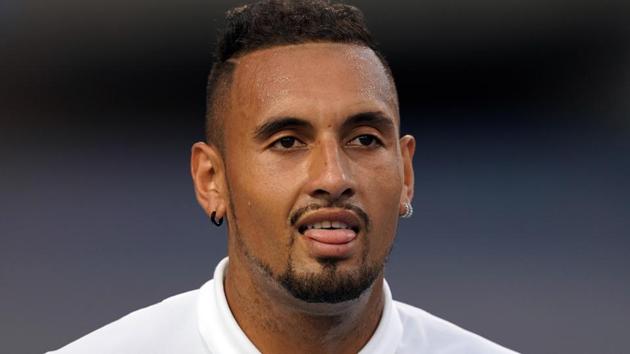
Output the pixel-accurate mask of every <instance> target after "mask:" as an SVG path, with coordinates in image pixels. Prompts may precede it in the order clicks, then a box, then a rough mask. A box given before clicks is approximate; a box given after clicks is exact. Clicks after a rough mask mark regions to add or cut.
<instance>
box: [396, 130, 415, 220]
mask: <svg viewBox="0 0 630 354" xmlns="http://www.w3.org/2000/svg"><path fill="white" fill-rule="evenodd" d="M415 152H416V139H415V138H414V137H413V136H411V135H405V136H403V137H402V138H400V154H401V156H402V164H403V189H402V193H401V194H400V213H401V214H403V213H404V212H405V209H404V204H405V203H411V200H412V199H413V178H414V176H413V154H414V153H415Z"/></svg>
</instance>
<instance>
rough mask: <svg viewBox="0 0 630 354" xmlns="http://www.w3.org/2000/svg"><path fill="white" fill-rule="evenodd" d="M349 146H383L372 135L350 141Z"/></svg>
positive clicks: (361, 136) (360, 136)
mask: <svg viewBox="0 0 630 354" xmlns="http://www.w3.org/2000/svg"><path fill="white" fill-rule="evenodd" d="M349 145H354V146H359V147H377V146H382V145H383V144H382V143H381V141H380V140H379V139H378V138H377V137H375V136H374V135H371V134H363V135H359V136H357V137H356V138H354V139H352V140H351V141H350V143H349Z"/></svg>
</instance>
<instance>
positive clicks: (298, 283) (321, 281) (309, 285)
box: [228, 184, 393, 304]
mask: <svg viewBox="0 0 630 354" xmlns="http://www.w3.org/2000/svg"><path fill="white" fill-rule="evenodd" d="M230 189H231V188H230V186H229V184H228V190H230ZM228 195H229V198H230V201H231V203H230V205H231V206H232V208H230V210H229V212H230V213H231V215H232V217H233V219H234V221H235V223H234V229H235V231H236V235H235V236H236V237H235V239H236V242H237V244H238V246H239V247H240V248H241V249H242V250H243V253H244V255H245V257H246V258H247V260H248V261H249V262H250V263H251V264H253V265H254V266H255V268H257V269H258V270H259V271H260V272H261V273H263V274H265V275H266V276H267V277H268V278H270V279H272V280H273V281H275V282H276V283H277V284H280V285H281V286H282V288H284V289H285V290H286V291H288V292H289V293H290V294H291V295H292V296H293V297H294V298H296V299H299V300H302V301H304V302H308V303H329V304H336V303H340V302H344V301H349V300H354V299H357V298H358V297H359V296H361V294H363V293H364V292H365V291H366V290H367V289H369V288H370V287H371V286H372V284H373V283H374V281H375V280H376V279H377V278H378V276H379V275H380V274H381V273H382V272H383V269H384V268H385V263H386V262H387V258H388V257H389V254H390V253H391V250H392V247H393V243H392V245H391V246H390V248H389V250H388V252H387V253H386V256H385V257H384V259H382V260H380V261H377V262H373V263H371V264H367V255H368V250H369V242H368V244H367V245H366V247H365V248H364V251H363V254H362V255H361V262H360V264H361V265H360V267H359V268H358V269H356V270H352V271H343V270H339V269H338V263H339V262H340V260H338V259H333V258H322V259H318V262H319V263H320V265H321V270H320V271H319V272H317V273H315V272H311V273H298V272H296V271H295V268H294V267H293V259H292V257H291V256H289V257H288V259H287V264H286V266H285V268H284V270H283V271H282V272H280V273H274V271H273V270H272V269H271V267H270V266H269V265H268V264H267V263H265V262H264V261H263V260H262V259H260V258H258V257H256V256H255V255H254V254H253V253H252V252H251V251H250V249H249V247H248V246H247V244H246V242H244V240H243V237H242V234H241V232H240V230H239V227H238V219H237V217H236V213H235V210H234V209H233V208H234V202H233V201H232V194H231V193H228ZM333 205H334V206H337V207H345V208H347V209H351V210H353V211H354V212H356V213H357V214H358V215H359V216H360V217H361V218H363V220H364V222H365V224H366V227H367V230H369V229H370V227H369V225H370V222H369V218H368V216H367V214H366V213H365V212H364V211H363V210H361V209H359V208H357V207H354V206H352V205H347V204H339V205H337V204H334V203H331V204H330V205H329V206H333ZM321 207H322V206H321V205H310V206H307V207H305V208H302V209H300V210H298V211H296V212H295V213H293V216H292V217H291V219H290V223H291V224H294V223H295V221H296V220H297V219H298V217H299V215H300V214H303V213H304V212H306V211H308V210H313V209H319V208H321ZM288 239H289V244H288V248H289V250H291V249H292V247H293V243H294V241H295V240H294V238H293V237H291V236H290V237H289V238H288ZM366 241H369V240H366Z"/></svg>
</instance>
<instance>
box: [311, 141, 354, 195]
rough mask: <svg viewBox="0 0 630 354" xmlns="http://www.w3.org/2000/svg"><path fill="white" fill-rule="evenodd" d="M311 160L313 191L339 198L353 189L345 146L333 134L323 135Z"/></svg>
mask: <svg viewBox="0 0 630 354" xmlns="http://www.w3.org/2000/svg"><path fill="white" fill-rule="evenodd" d="M314 150H315V151H313V156H312V158H313V160H312V161H311V171H310V174H311V178H312V182H313V183H312V186H311V192H312V193H326V194H329V197H330V198H333V199H337V198H339V197H340V196H341V195H342V194H344V193H346V194H347V193H348V192H349V191H351V190H352V184H351V174H350V171H349V165H348V161H347V159H346V156H345V154H344V152H343V146H341V144H340V143H339V142H338V141H337V139H336V138H334V137H332V136H327V137H322V138H321V139H320V141H319V143H318V144H317V145H316V148H315V149H314Z"/></svg>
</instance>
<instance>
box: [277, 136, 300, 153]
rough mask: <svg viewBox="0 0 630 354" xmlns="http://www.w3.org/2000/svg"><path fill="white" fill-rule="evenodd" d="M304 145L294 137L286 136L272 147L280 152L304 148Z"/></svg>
mask: <svg viewBox="0 0 630 354" xmlns="http://www.w3.org/2000/svg"><path fill="white" fill-rule="evenodd" d="M303 145H304V143H303V142H301V141H300V140H299V139H298V138H296V137H293V136H285V137H282V138H280V139H278V140H276V141H274V143H273V145H272V147H273V148H275V149H278V150H289V149H295V148H299V147H301V146H303Z"/></svg>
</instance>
